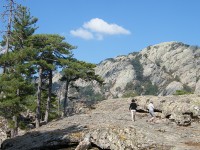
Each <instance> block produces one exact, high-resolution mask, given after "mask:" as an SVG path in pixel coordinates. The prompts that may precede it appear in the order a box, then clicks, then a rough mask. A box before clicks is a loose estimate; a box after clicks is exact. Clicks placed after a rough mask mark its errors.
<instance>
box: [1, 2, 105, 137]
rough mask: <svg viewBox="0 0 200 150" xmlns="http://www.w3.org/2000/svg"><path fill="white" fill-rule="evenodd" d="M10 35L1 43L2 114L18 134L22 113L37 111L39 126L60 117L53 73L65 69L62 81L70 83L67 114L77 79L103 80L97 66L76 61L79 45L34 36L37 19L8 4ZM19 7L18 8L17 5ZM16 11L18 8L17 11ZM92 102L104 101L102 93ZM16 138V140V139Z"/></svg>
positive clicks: (50, 36)
mask: <svg viewBox="0 0 200 150" xmlns="http://www.w3.org/2000/svg"><path fill="white" fill-rule="evenodd" d="M7 3H8V7H5V8H6V9H7V10H5V12H9V13H8V20H9V21H8V22H7V32H5V35H3V40H2V41H0V44H1V46H2V47H3V49H5V53H1V54H0V67H1V68H2V69H3V73H2V74H0V115H1V116H3V117H5V118H6V119H7V120H8V121H9V122H10V127H11V128H13V129H14V132H13V133H14V135H13V136H16V135H17V128H18V127H19V126H20V127H21V128H25V127H24V126H25V123H24V122H23V121H21V120H20V121H19V120H18V118H20V115H21V113H22V112H26V111H28V110H30V111H35V115H36V120H35V122H36V127H39V126H40V122H41V121H44V122H48V121H49V120H51V119H54V118H56V117H58V114H59V112H58V111H59V110H58V109H57V108H58V107H59V106H58V102H57V100H58V98H57V97H56V95H55V94H53V93H52V78H53V72H56V71H57V72H58V70H62V74H63V76H62V78H61V80H62V81H64V82H65V83H66V86H65V101H64V111H63V112H64V114H65V108H66V102H67V101H66V100H67V99H68V90H69V88H71V87H73V84H74V82H75V81H76V80H78V79H82V80H85V81H92V80H96V81H97V82H98V83H100V84H102V83H103V80H102V79H101V78H100V77H99V76H98V75H96V74H95V72H94V67H95V66H96V65H94V64H91V63H86V62H83V61H79V60H76V59H74V58H73V53H72V50H73V49H75V48H76V47H75V46H72V45H70V44H69V43H67V42H66V41H65V38H64V37H62V36H60V35H58V34H34V33H35V31H36V29H37V27H36V23H37V20H38V19H37V18H35V17H32V16H31V15H30V12H29V9H28V8H26V7H24V6H21V5H16V4H15V3H14V1H7ZM15 5H16V6H17V7H14V6H15ZM13 8H16V9H13ZM89 98H90V99H91V100H95V101H96V100H100V99H102V98H103V97H102V96H101V95H100V94H99V93H93V94H91V95H89ZM13 136H12V137H13Z"/></svg>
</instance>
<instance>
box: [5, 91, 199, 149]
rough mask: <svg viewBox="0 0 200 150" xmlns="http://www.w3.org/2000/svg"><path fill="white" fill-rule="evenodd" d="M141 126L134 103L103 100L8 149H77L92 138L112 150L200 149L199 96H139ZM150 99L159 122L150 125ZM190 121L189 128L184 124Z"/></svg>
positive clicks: (16, 141)
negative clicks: (131, 108)
mask: <svg viewBox="0 0 200 150" xmlns="http://www.w3.org/2000/svg"><path fill="white" fill-rule="evenodd" d="M135 98H136V99H137V104H138V105H139V106H138V112H137V113H136V121H135V122H133V121H131V116H130V112H129V110H128V108H129V104H130V101H131V98H124V99H122V98H118V99H110V100H105V101H102V102H101V103H98V104H97V105H95V106H94V108H93V109H91V110H89V111H87V112H86V113H85V114H80V115H74V116H70V117H66V118H62V119H60V120H56V121H52V122H50V123H48V124H47V125H44V126H42V127H40V128H39V129H34V130H31V131H29V132H27V133H26V134H24V135H23V136H18V137H16V138H13V139H7V140H5V141H4V142H3V144H2V149H3V150H4V149H6V150H32V149H59V148H67V147H68V148H69V147H72V146H75V145H78V143H79V142H80V141H82V140H83V139H84V138H85V137H89V139H90V142H91V143H92V145H95V146H96V149H97V148H98V149H100V148H101V149H111V150H116V149H119V150H132V149H136V150H144V149H158V150H160V149H162V150H183V149H186V150H197V149H199V148H200V134H199V131H200V125H199V124H200V103H199V102H200V97H199V96H198V95H187V96H159V97H157V96H138V97H135ZM149 100H152V101H153V103H154V105H155V108H156V120H155V123H154V124H152V123H150V122H147V120H149V118H150V116H149V114H148V112H147V105H148V103H149ZM188 121H189V122H190V124H187V126H184V125H185V123H187V122H188Z"/></svg>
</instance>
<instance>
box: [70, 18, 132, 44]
mask: <svg viewBox="0 0 200 150" xmlns="http://www.w3.org/2000/svg"><path fill="white" fill-rule="evenodd" d="M70 34H71V35H73V36H76V37H80V38H83V39H86V40H90V39H97V40H103V38H104V36H105V35H117V34H126V35H128V34H131V32H130V31H129V30H127V29H125V28H123V27H121V26H119V25H117V24H109V23H107V22H106V21H104V20H103V19H99V18H94V19H91V20H90V21H89V22H86V23H84V24H83V26H82V27H81V28H79V29H77V30H71V31H70Z"/></svg>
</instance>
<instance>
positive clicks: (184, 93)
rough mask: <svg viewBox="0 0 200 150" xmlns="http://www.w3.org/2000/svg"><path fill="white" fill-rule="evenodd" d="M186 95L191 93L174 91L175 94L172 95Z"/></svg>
mask: <svg viewBox="0 0 200 150" xmlns="http://www.w3.org/2000/svg"><path fill="white" fill-rule="evenodd" d="M186 94H192V93H191V92H187V91H185V90H176V93H174V95H186Z"/></svg>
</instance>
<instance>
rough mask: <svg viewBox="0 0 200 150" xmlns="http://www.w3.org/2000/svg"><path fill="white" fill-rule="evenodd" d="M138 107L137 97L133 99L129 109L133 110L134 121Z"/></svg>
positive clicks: (132, 117)
mask: <svg viewBox="0 0 200 150" xmlns="http://www.w3.org/2000/svg"><path fill="white" fill-rule="evenodd" d="M136 109H137V104H136V103H135V99H132V101H131V104H130V106H129V110H130V111H131V119H132V121H135V115H136Z"/></svg>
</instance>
